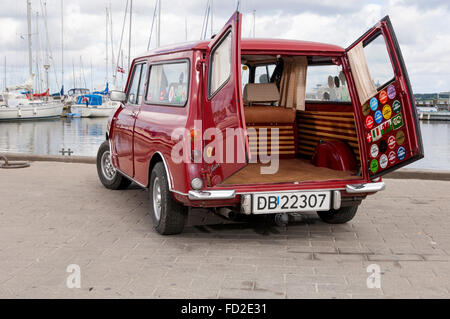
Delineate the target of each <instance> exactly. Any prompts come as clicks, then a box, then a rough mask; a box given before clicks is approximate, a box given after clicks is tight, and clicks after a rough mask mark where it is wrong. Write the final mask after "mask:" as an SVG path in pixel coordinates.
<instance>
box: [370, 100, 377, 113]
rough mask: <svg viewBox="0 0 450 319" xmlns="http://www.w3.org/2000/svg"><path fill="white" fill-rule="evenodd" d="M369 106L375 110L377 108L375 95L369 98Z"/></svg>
mask: <svg viewBox="0 0 450 319" xmlns="http://www.w3.org/2000/svg"><path fill="white" fill-rule="evenodd" d="M370 108H371V109H372V111H375V110H376V109H377V108H378V100H377V98H376V97H373V98H371V99H370Z"/></svg>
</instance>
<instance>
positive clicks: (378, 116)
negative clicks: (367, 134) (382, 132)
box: [375, 110, 383, 124]
mask: <svg viewBox="0 0 450 319" xmlns="http://www.w3.org/2000/svg"><path fill="white" fill-rule="evenodd" d="M382 121H383V114H382V113H381V111H380V110H378V111H376V112H375V122H377V123H378V124H380V123H381V122H382Z"/></svg>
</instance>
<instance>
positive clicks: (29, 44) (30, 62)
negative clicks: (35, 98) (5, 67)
mask: <svg viewBox="0 0 450 319" xmlns="http://www.w3.org/2000/svg"><path fill="white" fill-rule="evenodd" d="M27 23H28V71H29V72H28V73H29V75H30V76H33V65H32V64H33V56H32V53H31V2H30V0H27ZM31 93H33V92H31Z"/></svg>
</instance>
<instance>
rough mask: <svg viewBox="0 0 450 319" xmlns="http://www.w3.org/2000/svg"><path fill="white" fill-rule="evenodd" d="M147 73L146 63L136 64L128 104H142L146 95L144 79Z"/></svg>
mask: <svg viewBox="0 0 450 319" xmlns="http://www.w3.org/2000/svg"><path fill="white" fill-rule="evenodd" d="M146 72H147V66H146V64H145V63H141V64H136V65H135V67H134V70H133V78H132V80H131V85H130V88H129V90H128V103H130V104H141V102H142V96H143V95H144V77H145V73H146Z"/></svg>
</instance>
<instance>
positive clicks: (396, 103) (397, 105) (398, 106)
mask: <svg viewBox="0 0 450 319" xmlns="http://www.w3.org/2000/svg"><path fill="white" fill-rule="evenodd" d="M401 108H402V105H401V104H400V101H399V100H395V101H394V103H393V104H392V109H393V110H394V112H395V113H398V112H400V110H401Z"/></svg>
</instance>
